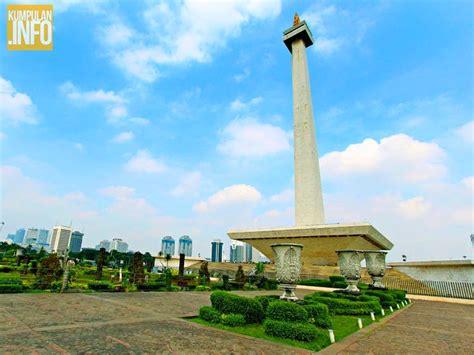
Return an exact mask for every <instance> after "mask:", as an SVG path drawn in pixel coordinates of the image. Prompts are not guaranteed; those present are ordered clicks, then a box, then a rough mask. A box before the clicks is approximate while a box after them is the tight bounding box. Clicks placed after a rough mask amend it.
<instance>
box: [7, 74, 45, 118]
mask: <svg viewBox="0 0 474 355" xmlns="http://www.w3.org/2000/svg"><path fill="white" fill-rule="evenodd" d="M0 119H1V120H2V121H7V122H11V123H13V124H18V123H28V124H36V123H38V112H37V109H36V106H35V105H34V104H33V101H32V100H31V98H30V97H29V96H28V95H26V94H24V93H21V92H17V91H16V89H15V88H14V87H13V84H12V83H11V82H10V81H8V80H6V79H4V78H3V77H0Z"/></svg>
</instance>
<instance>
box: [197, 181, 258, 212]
mask: <svg viewBox="0 0 474 355" xmlns="http://www.w3.org/2000/svg"><path fill="white" fill-rule="evenodd" d="M261 200H262V195H261V194H260V192H259V191H258V190H257V189H256V188H255V187H253V186H250V185H244V184H239V185H231V186H228V187H225V188H224V189H222V190H220V191H218V192H216V193H215V194H213V195H212V196H210V197H209V198H208V199H207V200H205V201H201V202H199V203H197V204H195V205H194V206H193V210H194V211H197V212H201V213H203V212H208V211H214V210H217V209H219V208H222V207H227V206H235V205H240V204H255V203H258V202H260V201H261Z"/></svg>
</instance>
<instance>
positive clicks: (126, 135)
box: [112, 131, 135, 143]
mask: <svg viewBox="0 0 474 355" xmlns="http://www.w3.org/2000/svg"><path fill="white" fill-rule="evenodd" d="M133 138H135V134H133V132H131V131H128V132H122V133H119V134H117V135H116V136H115V137H114V138H112V142H113V143H125V142H129V141H131V140H132V139H133Z"/></svg>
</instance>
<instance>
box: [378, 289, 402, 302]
mask: <svg viewBox="0 0 474 355" xmlns="http://www.w3.org/2000/svg"><path fill="white" fill-rule="evenodd" d="M384 292H388V293H389V294H390V295H392V296H393V298H395V301H397V302H401V301H405V300H406V297H407V291H405V290H398V289H393V290H387V291H384Z"/></svg>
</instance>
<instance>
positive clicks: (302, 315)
mask: <svg viewBox="0 0 474 355" xmlns="http://www.w3.org/2000/svg"><path fill="white" fill-rule="evenodd" d="M265 315H266V318H268V319H273V320H281V321H288V322H306V321H307V320H308V312H306V310H305V309H304V308H303V307H302V306H300V305H298V304H296V303H293V302H288V301H274V302H272V303H270V304H269V305H268V308H267V312H266V313H265Z"/></svg>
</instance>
